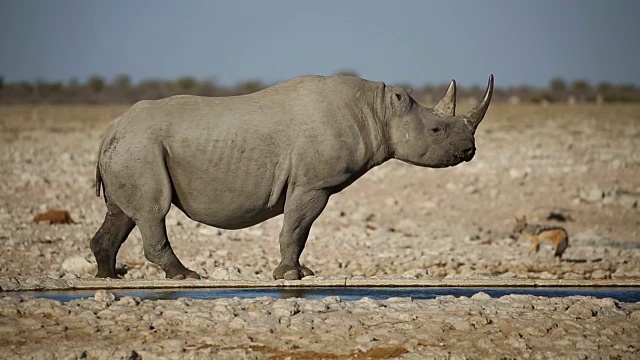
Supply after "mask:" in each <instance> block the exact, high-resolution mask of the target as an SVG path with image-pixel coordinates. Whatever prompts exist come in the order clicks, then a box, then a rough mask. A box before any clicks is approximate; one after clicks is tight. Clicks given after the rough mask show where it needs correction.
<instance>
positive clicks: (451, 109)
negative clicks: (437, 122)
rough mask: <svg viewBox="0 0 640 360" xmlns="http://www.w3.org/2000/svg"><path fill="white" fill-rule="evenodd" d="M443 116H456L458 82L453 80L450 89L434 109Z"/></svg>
mask: <svg viewBox="0 0 640 360" xmlns="http://www.w3.org/2000/svg"><path fill="white" fill-rule="evenodd" d="M433 110H435V112H437V113H438V114H440V115H442V116H454V115H455V114H456V81H455V80H451V82H450V83H449V88H448V89H447V92H446V93H445V94H444V96H443V97H442V99H440V101H438V103H437V104H436V106H435V107H434V108H433Z"/></svg>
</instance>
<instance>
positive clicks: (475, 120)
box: [464, 74, 493, 132]
mask: <svg viewBox="0 0 640 360" xmlns="http://www.w3.org/2000/svg"><path fill="white" fill-rule="evenodd" d="M492 94H493V74H491V75H489V83H488V84H487V91H485V93H484V96H483V97H482V102H480V104H478V105H477V106H476V107H475V108H473V109H472V110H471V111H470V112H469V113H468V114H467V115H465V116H464V121H465V122H466V123H467V126H469V127H470V128H471V130H472V131H474V132H475V131H476V129H477V128H478V125H479V124H480V122H481V121H482V119H483V118H484V114H486V113H487V109H489V103H490V102H491V95H492Z"/></svg>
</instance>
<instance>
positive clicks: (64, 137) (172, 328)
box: [0, 104, 640, 359]
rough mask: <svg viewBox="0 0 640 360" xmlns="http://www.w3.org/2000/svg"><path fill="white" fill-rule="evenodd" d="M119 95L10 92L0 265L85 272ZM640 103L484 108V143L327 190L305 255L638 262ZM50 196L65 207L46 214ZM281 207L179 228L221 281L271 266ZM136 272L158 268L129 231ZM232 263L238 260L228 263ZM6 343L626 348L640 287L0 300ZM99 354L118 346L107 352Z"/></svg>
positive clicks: (148, 347)
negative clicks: (528, 229)
mask: <svg viewBox="0 0 640 360" xmlns="http://www.w3.org/2000/svg"><path fill="white" fill-rule="evenodd" d="M125 109H126V107H124V106H73V107H71V106H38V107H32V106H3V107H0V242H1V243H2V245H4V246H3V249H4V251H2V252H0V276H18V275H21V276H24V275H31V276H49V277H53V278H59V277H63V278H64V277H66V278H74V277H78V276H80V277H85V276H90V275H92V274H93V273H94V272H95V262H94V261H93V259H92V255H91V251H90V250H89V247H88V240H89V239H90V238H91V236H92V235H93V233H94V232H95V231H96V229H97V228H98V227H99V226H100V224H101V220H102V217H103V216H104V203H103V201H102V200H101V199H98V198H96V197H95V195H94V190H93V182H94V172H95V158H96V154H97V147H98V144H99V141H100V137H101V134H102V132H103V131H104V130H105V128H106V127H107V126H108V124H109V122H110V121H111V119H113V118H115V117H116V116H117V115H118V114H119V113H121V112H122V111H124V110H125ZM638 110H640V106H633V105H604V106H595V105H594V106H588V105H580V106H574V107H570V106H550V107H538V106H525V105H521V106H510V105H499V104H496V105H495V106H493V105H492V107H491V109H490V110H489V113H488V115H487V118H486V119H485V121H484V122H483V123H482V125H481V126H480V128H479V130H478V132H477V134H476V137H477V147H478V153H477V155H476V157H475V158H474V160H473V161H472V162H470V163H465V164H463V165H460V166H458V167H454V168H450V169H422V168H417V167H413V166H410V165H407V164H403V163H400V162H397V161H390V162H388V163H386V164H384V165H382V166H381V167H379V168H376V169H374V170H372V171H371V172H370V173H369V174H367V175H365V176H364V177H363V178H362V179H360V180H358V181H357V182H356V183H355V184H353V185H352V186H351V187H349V188H347V189H346V190H344V191H343V192H342V193H340V194H337V195H335V196H334V197H332V199H331V200H330V202H329V205H328V207H327V209H326V210H325V211H324V213H323V214H322V215H321V216H320V218H319V219H318V220H317V221H316V224H315V225H314V228H313V230H312V232H311V236H310V239H309V242H308V244H307V248H306V250H305V253H304V254H303V257H302V261H303V263H304V264H306V265H308V266H309V267H311V268H312V269H313V270H314V271H315V272H316V274H317V275H319V276H334V275H339V274H343V275H348V276H364V277H371V276H403V277H407V278H417V279H420V278H429V277H435V278H444V277H449V278H451V277H462V278H477V277H484V276H497V277H502V278H537V279H622V280H623V279H638V278H640V239H639V238H638V229H639V225H640V216H639V215H640V210H639V209H638V200H639V199H640V176H639V175H640V141H638V140H639V139H640V115H639V114H640V112H639V111H638ZM49 209H63V210H68V211H69V213H70V215H71V218H72V219H73V220H74V223H73V224H69V225H50V224H47V223H46V222H41V223H39V224H35V223H33V222H32V220H33V218H34V217H35V216H36V215H37V214H39V213H41V212H44V211H46V210H49ZM515 215H527V218H528V219H529V220H530V221H533V222H539V223H545V224H550V225H559V226H563V227H565V228H566V229H567V230H568V232H569V234H570V247H569V248H568V249H567V251H566V253H565V256H564V259H563V261H562V262H561V263H560V264H558V263H556V262H555V260H554V259H553V256H552V253H551V249H550V248H549V247H548V245H547V246H543V248H542V249H541V251H540V252H539V253H538V254H535V255H532V256H527V248H528V246H529V244H528V243H527V241H526V239H524V238H514V237H512V236H511V229H512V227H513V222H514V220H513V217H514V216H515ZM281 221H282V219H281V218H280V217H279V218H275V219H272V220H270V221H267V222H265V223H263V224H260V225H258V226H255V227H252V228H249V229H244V230H238V231H224V230H218V229H213V228H210V227H207V226H204V225H198V224H196V223H194V222H193V221H191V220H189V219H188V218H186V217H185V216H184V215H183V214H181V213H180V212H179V211H178V210H176V209H173V210H172V211H171V212H170V214H169V216H168V220H167V223H168V232H169V237H170V239H171V242H172V245H173V247H174V249H175V251H176V253H177V255H178V257H180V258H181V259H182V260H183V262H184V263H185V264H186V265H187V266H188V267H190V268H191V269H193V270H195V271H198V272H199V273H200V274H201V275H203V276H206V277H210V278H214V279H215V278H229V277H237V278H239V279H242V278H258V279H268V278H270V276H271V271H273V269H274V268H275V266H276V265H277V262H278V260H279V259H278V255H279V252H278V243H277V235H278V232H279V227H280V225H281ZM118 262H119V263H121V264H122V267H125V266H126V267H127V268H128V272H127V274H126V275H125V278H134V279H144V278H148V279H153V278H160V277H162V276H163V274H162V272H161V271H160V269H159V268H157V267H156V266H154V265H152V264H149V263H148V262H147V261H146V260H145V259H144V256H143V253H142V242H141V238H140V235H139V233H138V232H137V230H134V233H133V234H132V235H131V236H130V238H129V240H128V241H127V242H126V243H125V244H124V245H123V247H122V249H121V251H120V255H119V257H118ZM230 274H231V275H230ZM0 311H2V317H0V326H1V327H2V329H1V331H0V357H29V356H34V357H46V356H50V357H69V358H73V357H83V356H86V357H96V358H118V357H124V358H127V357H129V358H135V357H136V356H139V355H142V356H143V357H144V358H148V357H154V356H168V357H204V358H208V357H213V356H214V355H215V356H216V357H227V358H243V357H244V358H258V359H263V358H274V359H275V358H283V359H284V358H286V357H290V358H292V359H295V358H322V357H324V358H366V357H370V358H391V357H403V358H424V357H445V356H447V355H448V354H449V355H451V356H452V357H486V356H491V357H502V356H503V355H504V356H511V357H516V358H524V357H534V358H548V357H580V356H581V355H585V354H586V355H588V356H589V357H595V358H600V357H603V358H606V357H607V356H608V357H610V358H620V357H621V358H634V357H637V356H638V348H639V346H638V345H637V344H638V343H640V341H639V340H640V336H639V335H638V333H639V332H638V326H640V316H639V315H638V314H639V313H638V304H625V303H617V302H614V301H612V300H596V299H591V298H582V297H575V298H564V299H547V298H535V297H521V296H510V297H504V298H500V299H486V298H484V297H483V296H482V295H480V296H477V297H476V298H472V299H466V298H438V299H436V300H419V301H418V300H416V301H410V300H408V299H390V300H387V301H383V302H376V301H371V300H362V301H358V302H342V301H339V300H338V299H335V298H327V299H325V300H322V301H320V300H282V299H281V300H275V299H267V298H263V299H256V300H238V299H235V300H234V299H230V300H215V301H210V302H206V301H195V300H186V299H185V300H178V301H147V300H145V301H142V302H140V301H139V300H136V299H132V298H123V299H119V300H113V299H110V297H109V295H108V294H102V293H101V294H100V295H96V299H95V300H80V301H73V302H69V303H64V304H60V303H57V302H55V301H52V300H43V299H19V298H16V297H4V298H3V299H2V300H1V301H0ZM105 351H106V352H105Z"/></svg>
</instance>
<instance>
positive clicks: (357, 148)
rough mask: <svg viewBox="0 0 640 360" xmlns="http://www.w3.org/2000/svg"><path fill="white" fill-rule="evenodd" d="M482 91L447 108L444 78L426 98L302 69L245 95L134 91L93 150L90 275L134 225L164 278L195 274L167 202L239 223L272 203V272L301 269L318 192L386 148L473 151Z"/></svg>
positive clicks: (451, 155)
mask: <svg viewBox="0 0 640 360" xmlns="http://www.w3.org/2000/svg"><path fill="white" fill-rule="evenodd" d="M492 92H493V76H490V77H489V84H488V87H487V90H486V93H485V95H484V98H483V99H482V101H481V102H480V103H479V104H478V106H476V107H475V108H474V109H473V110H472V111H471V112H469V113H468V114H466V115H460V116H459V115H455V101H456V95H455V94H456V87H455V82H454V81H451V84H450V85H449V88H448V90H447V92H446V94H445V95H444V97H443V98H442V99H441V100H440V102H439V103H438V104H437V105H436V106H435V107H434V108H432V109H431V108H427V107H424V106H422V105H420V104H418V103H417V102H416V101H415V100H414V99H413V98H412V97H411V96H410V94H409V92H408V91H406V90H403V89H401V88H398V87H393V86H387V85H385V84H384V83H382V82H372V81H368V80H364V79H360V78H357V77H352V76H328V77H323V76H304V77H298V78H294V79H291V80H288V81H285V82H282V83H280V84H277V85H275V86H273V87H270V88H267V89H264V90H262V91H258V92H256V93H253V94H249V95H242V96H230V97H200V96H172V97H169V98H165V99H161V100H156V101H141V102H138V103H137V104H135V105H133V106H132V107H131V108H130V109H129V110H128V111H127V112H126V113H125V114H123V115H122V116H120V117H119V118H118V119H116V120H115V121H114V123H113V124H112V126H111V127H110V128H109V130H108V131H107V133H106V135H105V136H104V139H103V141H102V144H101V146H100V152H99V155H98V164H97V169H96V194H97V195H98V196H100V188H101V186H102V187H103V189H104V198H105V202H106V206H107V214H106V216H105V220H104V223H103V224H102V226H101V227H100V229H99V230H98V231H97V233H96V234H95V235H94V236H93V238H92V239H91V250H92V251H93V253H94V255H95V257H96V260H97V265H98V273H97V275H96V276H97V277H116V271H115V261H116V254H117V253H118V249H119V248H120V245H121V244H122V243H123V242H124V241H125V240H126V238H127V236H128V235H129V233H130V232H131V230H132V229H133V227H134V226H136V225H137V226H138V228H139V229H140V233H141V234H142V240H143V244H144V245H143V246H144V254H145V257H146V258H147V259H148V260H149V261H151V262H153V263H155V264H157V265H159V266H160V267H162V269H163V270H164V271H165V273H166V276H167V277H168V278H173V279H184V278H199V275H198V274H197V273H195V272H193V271H191V270H189V269H187V268H186V267H185V266H184V265H183V264H182V263H181V262H180V260H178V258H177V257H176V255H175V254H174V252H173V250H172V248H171V245H170V244H169V240H168V239H167V232H166V228H165V216H166V214H167V212H168V211H169V208H170V207H171V204H174V205H175V206H177V207H178V208H179V209H180V210H182V211H183V212H184V213H185V214H186V215H187V216H188V217H189V218H191V219H193V220H195V221H198V222H201V223H203V224H207V225H210V226H214V227H218V228H222V229H240V228H245V227H249V226H252V225H255V224H258V223H260V222H262V221H265V220H267V219H269V218H272V217H274V216H276V215H280V214H284V221H283V226H282V231H281V232H280V254H281V260H280V264H279V265H278V267H277V268H276V269H275V271H274V272H273V277H274V278H275V279H283V278H284V279H300V278H301V277H304V276H308V275H313V272H312V271H311V270H310V269H309V268H307V267H306V266H302V265H301V264H300V262H299V259H300V254H301V253H302V250H303V249H304V246H305V242H306V241H307V237H308V236H309V230H310V229H311V225H312V224H313V221H314V220H315V219H316V218H317V217H318V215H320V213H321V212H322V210H323V209H324V208H325V205H326V204H327V200H328V199H329V196H331V195H332V194H335V193H337V192H339V191H341V190H342V189H344V188H345V187H347V186H349V185H350V184H351V183H353V182H354V181H355V180H356V179H358V178H359V177H361V176H362V175H363V174H365V173H366V172H367V171H368V170H369V169H371V168H373V167H375V166H378V165H380V164H382V163H384V162H385V161H387V160H389V159H398V160H401V161H404V162H407V163H411V164H414V165H419V166H425V167H438V168H439V167H447V166H454V165H457V164H459V163H461V162H463V161H469V160H471V159H472V158H473V156H474V154H475V151H476V148H475V142H474V133H475V130H476V127H477V126H478V124H479V123H480V121H481V120H482V119H483V117H484V115H485V113H486V111H487V108H488V107H489V102H490V101H491V94H492Z"/></svg>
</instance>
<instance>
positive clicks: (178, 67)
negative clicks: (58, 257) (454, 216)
mask: <svg viewBox="0 0 640 360" xmlns="http://www.w3.org/2000/svg"><path fill="white" fill-rule="evenodd" d="M638 19H640V1H616V0H612V1H605V0H602V1H591V0H582V1H577V0H561V1H557V0H536V1H520V0H504V1H503V0H485V1H438V2H435V1H408V0H405V1H390V0H385V1H378V0H373V1H365V0H362V1H333V0H323V1H277V0H274V1H242V0H239V1H215V0H211V1H201V0H186V1H164V0H153V1H145V0H137V1H121V0H112V1H93V0H57V1H54V0H45V1H33V0H21V1H17V0H0V75H1V76H3V77H4V79H5V81H7V82H13V81H22V80H28V81H34V80H37V79H42V80H62V81H67V80H69V79H70V78H77V79H79V80H85V79H86V78H87V77H89V76H90V75H92V74H99V75H102V76H104V77H106V78H107V79H110V78H112V77H114V76H115V75H117V74H121V73H126V74H129V75H131V77H132V78H133V80H134V81H139V80H141V79H146V78H162V79H175V78H177V77H180V76H184V75H193V76H195V77H197V78H199V79H214V80H216V81H218V82H219V83H223V84H226V85H234V84H236V83H238V82H241V81H245V80H250V79H261V80H263V81H265V82H266V83H273V82H277V81H281V80H285V79H288V78H291V77H294V76H298V75H304V74H322V75H328V74H332V73H335V72H337V71H339V70H343V69H351V70H355V71H357V72H358V73H359V74H360V75H361V76H362V77H364V78H368V79H372V80H381V81H385V82H388V83H406V84H411V85H413V86H420V85H423V84H425V83H431V84H439V83H444V82H447V81H448V80H450V79H451V78H455V79H456V80H457V81H458V82H459V83H460V84H461V85H473V84H477V85H482V86H483V85H484V84H485V82H486V78H487V76H488V74H489V73H494V74H495V76H496V84H498V85H501V86H514V85H520V84H529V85H536V86H546V85H547V84H548V83H549V80H550V79H551V78H552V77H555V76H560V77H562V78H564V79H566V80H567V81H573V80H576V79H586V80H588V81H590V82H591V83H592V84H597V83H598V82H602V81H608V82H613V83H631V84H635V85H640V21H639V20H638Z"/></svg>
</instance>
